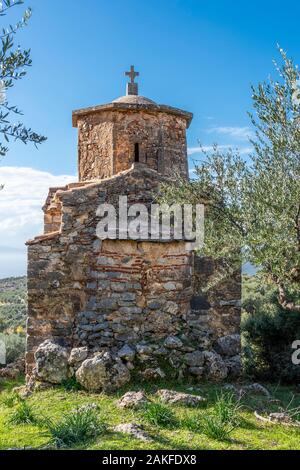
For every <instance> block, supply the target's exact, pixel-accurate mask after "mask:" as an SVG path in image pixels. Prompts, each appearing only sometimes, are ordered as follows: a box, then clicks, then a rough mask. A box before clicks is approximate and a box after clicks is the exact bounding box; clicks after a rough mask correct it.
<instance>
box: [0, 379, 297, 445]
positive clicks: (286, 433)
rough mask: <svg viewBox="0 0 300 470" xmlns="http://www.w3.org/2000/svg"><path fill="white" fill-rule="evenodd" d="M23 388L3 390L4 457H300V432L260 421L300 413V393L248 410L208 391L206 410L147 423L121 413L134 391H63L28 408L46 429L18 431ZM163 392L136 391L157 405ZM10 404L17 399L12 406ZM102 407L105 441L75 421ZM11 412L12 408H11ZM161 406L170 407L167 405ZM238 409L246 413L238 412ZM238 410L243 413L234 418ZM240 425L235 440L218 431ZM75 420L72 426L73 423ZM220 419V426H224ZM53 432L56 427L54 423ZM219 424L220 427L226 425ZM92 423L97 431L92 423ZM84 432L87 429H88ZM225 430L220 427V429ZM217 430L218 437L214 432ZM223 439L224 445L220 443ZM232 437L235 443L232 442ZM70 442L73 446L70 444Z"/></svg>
mask: <svg viewBox="0 0 300 470" xmlns="http://www.w3.org/2000/svg"><path fill="white" fill-rule="evenodd" d="M18 385H21V383H20V380H18V381H7V382H2V388H1V389H0V450H7V449H10V448H20V449H24V448H34V449H43V448H47V447H48V446H55V447H57V443H58V446H59V445H62V444H60V442H63V443H64V444H63V445H65V446H68V447H71V448H73V449H91V450H108V449H109V450H138V449H153V450H176V449H183V450H196V449H207V450H218V449H220V450H227V449H228V450H229V449H231V450H243V449H250V450H254V449H257V450H262V449H266V450H267V449H272V450H276V449H286V450H289V449H298V450H300V431H299V429H296V428H289V427H285V426H281V425H277V424H276V425H275V424H268V423H262V422H260V421H258V420H257V419H256V418H255V416H254V410H257V411H258V412H260V413H261V414H267V413H271V412H276V411H279V409H280V408H282V409H286V408H287V407H290V409H293V410H294V409H296V408H297V407H298V406H300V394H299V390H298V389H297V388H293V387H281V386H278V387H274V386H270V385H267V388H268V390H269V391H270V392H271V394H272V399H269V398H268V397H264V396H261V397H260V396H247V397H245V398H244V399H243V401H242V403H239V402H236V401H235V400H233V399H232V400H231V397H230V396H225V398H224V396H223V394H222V392H221V386H220V385H211V384H201V385H199V388H200V390H198V389H194V391H193V393H195V394H199V395H201V396H204V397H205V398H207V403H206V405H205V407H196V408H188V407H185V406H181V405H176V406H173V405H164V407H166V408H167V409H168V410H171V418H170V416H169V415H168V416H169V418H168V417H167V418H166V419H165V418H162V421H160V419H161V416H166V415H165V408H164V412H163V413H161V411H158V409H159V410H161V407H156V408H155V411H154V412H153V409H152V410H151V418H149V419H146V418H145V416H144V412H145V409H143V410H130V409H120V408H118V407H117V400H118V399H119V397H120V395H121V394H122V393H123V392H125V391H127V390H128V388H127V389H124V391H118V392H117V393H115V394H111V395H106V394H91V393H87V392H85V391H83V390H73V391H72V392H70V391H67V390H66V389H65V388H63V387H56V388H53V389H47V390H44V391H41V392H37V393H35V394H34V395H32V396H31V397H29V398H27V399H26V403H27V404H28V405H29V406H30V407H31V410H32V411H33V413H34V415H35V416H37V417H38V418H39V422H38V425H36V424H33V423H29V424H22V425H20V424H13V423H11V422H9V418H10V416H11V415H12V413H13V412H14V411H15V410H16V409H17V407H18V406H19V404H20V403H19V402H18V399H16V398H11V397H13V396H14V394H13V392H12V389H13V388H14V387H15V386H18ZM157 387H158V384H150V383H146V384H141V383H139V384H138V385H134V386H131V387H130V389H131V390H135V389H136V390H138V389H141V390H144V391H145V392H146V394H147V397H148V398H149V399H150V400H151V401H152V402H153V403H154V404H157V403H159V402H158V400H157V395H156V392H157ZM159 387H160V388H169V389H173V390H177V391H181V392H186V393H190V392H191V390H190V387H191V385H190V384H184V383H182V384H178V383H176V382H175V381H164V382H163V381H162V382H161V383H160V384H159ZM9 397H10V398H9ZM7 400H8V401H7ZM91 403H95V404H96V405H97V406H98V408H99V411H97V410H96V415H97V419H98V420H99V422H100V429H101V433H100V434H97V433H95V434H94V432H93V426H92V423H93V420H92V421H89V419H88V418H87V419H86V421H85V424H84V423H82V421H84V419H85V418H86V417H85V418H84V419H83V420H82V418H79V419H78V417H76V416H75V417H74V410H77V409H80V408H81V407H83V406H87V405H88V406H90V404H91ZM8 405H9V406H8ZM159 405H162V404H160V403H159ZM236 406H237V407H238V409H237V410H236V409H235V408H236ZM233 410H235V411H233ZM236 413H237V416H238V422H237V423H236V426H235V427H234V429H233V430H232V431H231V430H230V428H229V430H230V432H229V433H228V432H227V434H226V433H225V434H224V433H223V434H222V433H220V432H219V430H218V431H216V429H215V428H216V426H215V424H216V422H217V425H218V424H220V421H221V422H222V423H227V424H225V431H226V430H227V431H228V429H227V427H228V426H229V424H228V423H231V422H235V421H236V419H235V418H236ZM71 415H72V418H70V416H71ZM211 416H213V417H214V421H213V423H211V422H210V423H209V424H207V423H206V419H208V418H209V417H211ZM216 417H218V418H216ZM174 418H175V420H176V425H175V426H174V425H169V424H168V422H169V421H170V419H171V422H172V420H173V419H174ZM47 420H50V422H51V426H50V427H49V421H47ZM218 420H219V421H218ZM70 422H72V425H71V426H72V429H73V430H72V432H71V433H70V434H71V436H70V437H69V436H68V435H67V436H66V433H68V432H69V428H70ZM89 422H90V423H91V427H89V425H87V423H89ZM104 422H105V423H106V424H107V432H106V431H105V430H104V429H103V428H102V425H103V423H104ZM121 423H137V424H142V425H143V426H144V428H145V430H146V431H147V432H149V434H150V435H151V436H153V437H154V442H151V443H145V442H142V441H139V440H136V439H134V438H132V436H128V435H126V434H122V433H115V432H114V431H113V428H114V426H116V425H118V424H121ZM82 424H84V426H83V425H82ZM205 425H206V426H207V427H209V430H208V432H203V428H204V427H205ZM219 427H220V426H219ZM211 428H213V431H212V432H211ZM216 436H218V438H217V437H216ZM228 436H229V437H228ZM64 439H66V440H64Z"/></svg>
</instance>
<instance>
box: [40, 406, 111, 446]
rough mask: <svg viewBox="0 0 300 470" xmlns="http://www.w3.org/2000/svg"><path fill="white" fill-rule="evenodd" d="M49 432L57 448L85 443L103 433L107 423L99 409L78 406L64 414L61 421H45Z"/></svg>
mask: <svg viewBox="0 0 300 470" xmlns="http://www.w3.org/2000/svg"><path fill="white" fill-rule="evenodd" d="M45 424H46V426H47V434H49V435H50V436H51V440H52V442H53V443H54V444H55V445H56V447H57V448H61V447H72V446H75V445H81V444H85V443H86V442H88V441H89V440H91V439H93V438H95V437H97V436H99V435H100V434H103V433H104V432H105V430H106V426H105V424H104V423H103V422H102V421H100V420H99V418H98V415H97V411H96V410H95V409H93V408H91V407H82V408H77V409H75V410H73V411H71V412H70V413H66V414H64V415H63V417H62V419H61V420H59V421H52V420H51V419H48V420H46V421H45Z"/></svg>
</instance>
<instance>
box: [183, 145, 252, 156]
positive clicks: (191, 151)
mask: <svg viewBox="0 0 300 470" xmlns="http://www.w3.org/2000/svg"><path fill="white" fill-rule="evenodd" d="M229 149H233V150H235V149H237V150H238V151H239V153H240V155H249V153H251V152H253V149H252V148H251V147H239V146H237V145H218V150H220V151H222V150H224V151H226V150H229ZM202 150H204V151H205V152H212V151H213V150H214V147H213V146H212V145H203V147H200V146H199V147H189V148H188V155H189V156H192V155H195V154H197V153H202Z"/></svg>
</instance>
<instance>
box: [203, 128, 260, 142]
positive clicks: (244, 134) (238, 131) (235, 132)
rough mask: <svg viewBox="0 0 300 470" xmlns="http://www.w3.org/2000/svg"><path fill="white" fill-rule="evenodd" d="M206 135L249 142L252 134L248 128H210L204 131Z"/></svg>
mask: <svg viewBox="0 0 300 470" xmlns="http://www.w3.org/2000/svg"><path fill="white" fill-rule="evenodd" d="M206 132H207V133H208V134H218V135H226V136H228V137H231V138H233V139H237V140H249V138H251V137H253V132H252V130H251V129H250V128H249V127H211V128H210V129H206Z"/></svg>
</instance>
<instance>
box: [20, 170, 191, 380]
mask: <svg viewBox="0 0 300 470" xmlns="http://www.w3.org/2000/svg"><path fill="white" fill-rule="evenodd" d="M162 181H163V177H158V175H157V173H156V172H155V171H153V170H150V169H147V168H144V167H143V165H137V166H136V167H135V168H134V169H133V170H131V171H129V172H125V173H124V174H120V175H118V176H116V177H115V178H112V179H110V180H107V181H103V182H100V183H94V184H86V185H83V186H82V185H81V186H78V185H69V186H67V187H66V188H63V189H60V190H58V191H57V192H56V193H55V194H53V192H51V191H50V193H51V194H50V198H49V200H48V203H49V204H50V206H51V204H52V203H51V201H52V200H53V198H54V199H55V202H56V204H57V205H59V206H60V210H61V225H60V227H58V229H59V230H58V231H57V232H52V233H48V234H47V231H48V226H47V225H46V226H45V234H44V235H42V236H40V237H37V238H36V239H34V240H32V241H31V242H28V304H29V314H28V329H27V333H28V340H27V358H26V361H27V372H28V374H30V373H31V371H32V368H33V364H34V352H35V350H36V348H37V346H38V345H39V344H40V343H41V342H42V341H43V340H45V339H47V338H52V339H54V340H55V341H60V342H62V343H63V344H65V345H66V346H68V347H71V346H73V345H81V344H86V343H88V344H89V346H91V348H95V347H96V348H97V347H98V348H99V347H102V346H103V345H105V344H106V345H107V344H109V345H110V346H111V347H113V346H115V345H120V344H122V341H123V342H125V338H126V335H127V336H130V335H132V334H133V331H134V332H135V333H134V336H135V338H136V341H138V340H141V339H142V337H145V338H147V336H149V334H150V335H151V331H152V333H153V334H155V335H158V336H163V335H164V334H166V332H167V331H168V330H170V332H172V331H176V330H177V329H178V328H179V327H178V324H179V323H180V321H181V318H183V317H184V315H186V312H187V309H188V305H189V301H190V297H191V275H190V274H191V269H190V266H191V260H190V256H189V254H188V253H187V252H186V251H185V243H184V242H170V243H162V242H157V243H148V242H146V243H143V242H139V243H137V242H132V241H121V240H120V241H118V240H116V241H114V240H113V241H104V243H103V244H102V243H101V241H100V240H99V239H98V238H97V236H96V228H97V224H98V222H99V218H98V217H97V216H96V211H97V208H98V205H99V204H100V203H101V202H102V203H104V202H111V203H113V204H114V205H115V206H117V203H118V197H119V195H120V194H122V193H123V194H126V195H127V196H128V201H129V204H130V203H132V202H135V201H136V200H138V201H139V202H144V203H146V204H150V203H151V202H152V200H153V189H155V187H157V186H158V185H159V184H160V183H161V182H162ZM46 206H47V205H46ZM50 206H49V207H50ZM47 207H48V206H47ZM46 210H47V208H46ZM170 298H172V299H173V301H174V303H176V305H177V311H176V315H178V318H176V315H175V317H171V316H170V314H169V313H168V309H170V308H171V307H170V305H169V304H167V302H168V301H170ZM158 301H159V307H158V306H157V308H154V307H155V305H156V304H155V302H158ZM152 302H153V303H152ZM163 303H164V305H165V307H163V306H162V304H163ZM149 304H150V306H149ZM113 307H114V308H113ZM164 308H165V309H166V311H164ZM174 309H175V305H173V310H174ZM89 316H90V321H91V324H90V327H89V328H88V329H87V330H85V329H84V328H86V326H87V325H86V323H85V322H86V320H87V318H88V317H89ZM167 319H169V322H168V323H167ZM143 324H144V326H143ZM104 326H105V330H102V329H101V328H102V327H104ZM163 327H164V328H165V330H163V329H162V328H163ZM134 328H135V329H134ZM138 328H140V330H139V333H138V331H137V329H138ZM147 328H150V330H149V331H148V333H147ZM151 329H152V330H151ZM89 330H90V334H89V333H88V332H89ZM96 330H97V331H96ZM92 335H94V336H93V337H91V336H92ZM122 335H123V339H122ZM87 339H88V341H87ZM107 339H109V341H108V340H107Z"/></svg>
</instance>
